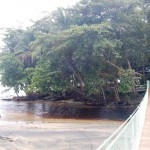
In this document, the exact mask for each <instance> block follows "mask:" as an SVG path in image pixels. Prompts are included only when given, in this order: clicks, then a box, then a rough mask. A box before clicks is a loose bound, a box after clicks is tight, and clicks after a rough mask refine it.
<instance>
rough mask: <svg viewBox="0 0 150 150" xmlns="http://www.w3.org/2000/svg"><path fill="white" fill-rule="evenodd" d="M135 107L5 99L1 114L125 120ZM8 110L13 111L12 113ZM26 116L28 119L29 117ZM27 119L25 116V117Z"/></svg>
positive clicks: (0, 109) (1, 101) (1, 106)
mask: <svg viewBox="0 0 150 150" xmlns="http://www.w3.org/2000/svg"><path fill="white" fill-rule="evenodd" d="M134 109H135V108H134V107H130V108H113V109H112V108H100V107H89V106H86V107H85V106H73V105H69V104H66V103H61V104H60V103H59V102H45V101H3V100H0V115H1V117H2V118H7V117H8V115H12V117H13V116H14V117H15V113H13V112H16V113H17V116H18V115H21V114H26V116H24V117H27V118H28V119H29V118H30V117H34V119H39V118H68V119H109V120H124V119H127V118H128V117H129V115H130V114H131V113H132V112H133V110H134ZM8 112H11V113H10V114H9V113H8ZM27 118H26V119H27ZM24 119H25V118H24Z"/></svg>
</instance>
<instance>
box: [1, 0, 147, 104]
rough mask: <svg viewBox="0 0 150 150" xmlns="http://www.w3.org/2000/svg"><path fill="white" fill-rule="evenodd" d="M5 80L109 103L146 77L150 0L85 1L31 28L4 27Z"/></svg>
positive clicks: (51, 94)
mask: <svg viewBox="0 0 150 150" xmlns="http://www.w3.org/2000/svg"><path fill="white" fill-rule="evenodd" d="M4 42H5V44H6V46H5V48H4V49H3V51H2V53H1V56H0V70H1V75H2V76H1V82H2V84H3V85H4V86H8V87H13V88H14V90H15V91H16V93H18V91H19V90H20V89H22V90H24V91H25V92H26V93H27V94H28V95H33V94H35V95H37V94H39V95H45V96H49V97H51V98H58V97H61V98H62V97H67V96H74V97H76V98H77V97H78V98H82V99H84V100H87V99H91V100H94V99H97V100H100V101H101V102H104V103H107V96H108V95H111V96H113V95H114V96H115V100H116V101H120V95H124V96H126V95H127V94H128V93H129V92H131V91H133V93H134V94H135V95H137V94H138V93H137V91H136V84H139V83H138V81H139V79H140V78H141V79H142V83H145V81H146V80H147V79H148V75H149V74H147V73H146V69H147V68H146V67H148V66H150V2H149V0H126V1H125V0H111V1H109V0H107V1H104V0H81V1H80V2H79V3H77V4H76V5H74V6H73V7H71V8H67V9H65V8H58V9H57V10H56V11H54V12H52V13H50V14H49V15H48V16H45V17H44V18H42V19H40V20H38V21H36V22H34V24H33V25H32V26H30V27H28V28H27V29H25V30H24V29H16V28H15V29H14V28H8V29H6V33H5V38H4Z"/></svg>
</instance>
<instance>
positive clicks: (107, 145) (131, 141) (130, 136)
mask: <svg viewBox="0 0 150 150" xmlns="http://www.w3.org/2000/svg"><path fill="white" fill-rule="evenodd" d="M149 85H150V83H149V81H147V91H146V94H145V96H144V98H143V100H142V102H141V103H140V105H139V106H138V107H137V108H136V110H135V111H134V112H133V113H132V115H130V117H129V118H128V119H127V120H126V121H125V122H124V123H123V124H122V125H121V126H120V127H119V128H118V129H117V130H116V131H115V132H114V133H113V134H112V135H111V136H110V137H109V138H108V139H106V140H105V141H104V143H103V144H102V145H101V146H100V147H98V148H97V149H96V150H138V147H139V144H140V139H141V134H142V130H143V125H144V122H145V114H146V108H147V102H148V91H149Z"/></svg>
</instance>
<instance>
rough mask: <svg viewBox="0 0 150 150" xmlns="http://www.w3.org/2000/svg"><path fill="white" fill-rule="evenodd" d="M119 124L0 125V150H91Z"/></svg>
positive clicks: (70, 122) (8, 123)
mask: <svg viewBox="0 0 150 150" xmlns="http://www.w3.org/2000/svg"><path fill="white" fill-rule="evenodd" d="M121 123H122V122H120V121H106V120H104V121H96V120H84V121H83V120H73V119H69V120H68V119H66V120H61V119H57V120H55V119H50V120H49V122H35V121H34V122H32V121H26V122H15V121H11V122H10V121H2V120H1V121H0V150H77V149H78V150H95V149H96V148H97V147H98V146H99V145H100V144H101V143H102V142H103V141H104V139H106V138H107V137H109V135H111V134H112V132H113V131H114V130H116V128H118V127H119V126H120V124H121Z"/></svg>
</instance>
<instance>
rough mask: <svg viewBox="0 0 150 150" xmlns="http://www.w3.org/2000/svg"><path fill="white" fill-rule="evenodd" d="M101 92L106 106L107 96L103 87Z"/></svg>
mask: <svg viewBox="0 0 150 150" xmlns="http://www.w3.org/2000/svg"><path fill="white" fill-rule="evenodd" d="M101 91H102V95H103V99H104V104H105V105H106V104H107V101H106V96H105V92H104V89H103V88H102V87H101Z"/></svg>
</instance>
